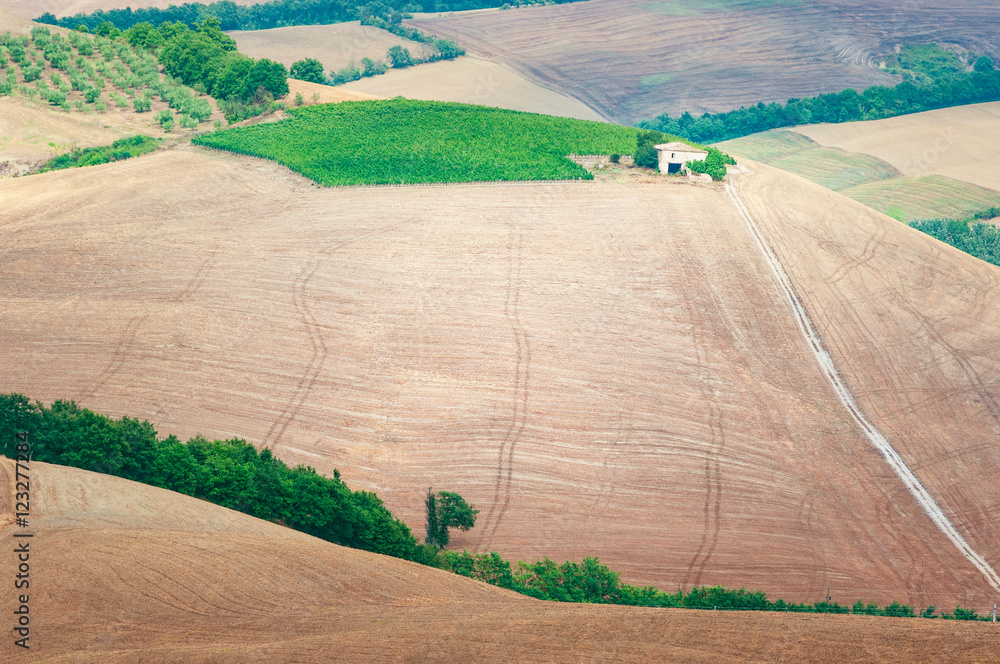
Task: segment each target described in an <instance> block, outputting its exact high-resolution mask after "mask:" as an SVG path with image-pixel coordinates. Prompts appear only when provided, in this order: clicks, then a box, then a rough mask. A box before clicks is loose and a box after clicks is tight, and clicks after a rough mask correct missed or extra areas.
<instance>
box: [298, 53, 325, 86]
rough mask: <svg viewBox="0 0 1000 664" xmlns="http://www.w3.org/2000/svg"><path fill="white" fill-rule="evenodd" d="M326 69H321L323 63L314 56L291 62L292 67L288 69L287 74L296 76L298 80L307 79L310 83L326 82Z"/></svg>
mask: <svg viewBox="0 0 1000 664" xmlns="http://www.w3.org/2000/svg"><path fill="white" fill-rule="evenodd" d="M325 71H326V70H325V69H323V63H322V62H320V61H319V60H317V59H316V58H304V59H302V60H298V61H296V62H293V63H292V68H291V69H290V70H289V75H290V76H291V77H292V78H297V79H299V80H300V81H309V82H310V83H326V74H325V73H324V72H325Z"/></svg>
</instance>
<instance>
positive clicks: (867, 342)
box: [736, 165, 1000, 566]
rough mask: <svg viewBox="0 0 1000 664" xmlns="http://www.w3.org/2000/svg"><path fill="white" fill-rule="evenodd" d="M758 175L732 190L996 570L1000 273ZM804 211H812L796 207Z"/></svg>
mask: <svg viewBox="0 0 1000 664" xmlns="http://www.w3.org/2000/svg"><path fill="white" fill-rule="evenodd" d="M755 169H756V174H755V175H754V176H753V177H746V178H740V179H737V180H736V187H737V189H738V190H739V191H740V192H741V194H742V196H743V198H744V199H745V200H748V201H749V203H748V207H749V208H750V211H751V214H753V215H754V217H755V218H756V219H757V220H758V223H760V224H761V225H762V226H763V227H764V228H765V229H766V232H767V235H768V238H769V241H770V243H771V244H772V246H773V247H774V249H775V250H776V252H777V254H778V256H779V258H780V260H781V262H782V264H783V265H784V267H785V269H786V270H787V271H788V272H789V274H790V276H791V277H792V278H793V280H794V283H795V288H796V291H797V292H798V294H799V297H800V298H801V299H802V300H803V301H804V303H805V304H806V306H807V308H808V310H809V314H810V317H811V319H812V321H813V324H814V325H815V326H816V328H817V330H818V332H819V333H820V335H821V336H822V338H823V341H824V343H825V345H826V347H827V349H828V350H829V352H830V354H831V355H832V356H833V359H834V360H835V362H836V364H837V366H838V369H839V371H840V373H841V374H842V376H843V377H844V378H845V379H846V381H847V382H848V384H849V386H850V387H851V390H852V392H853V394H854V396H855V398H856V399H857V401H858V403H859V404H860V406H861V408H862V410H863V411H864V412H865V413H866V414H867V416H868V417H869V418H870V419H871V420H872V421H873V422H874V423H875V424H876V425H877V426H878V427H879V428H880V429H881V431H882V433H883V434H885V435H886V437H887V438H888V439H889V440H890V441H891V442H892V444H893V445H894V447H895V449H896V450H897V451H898V452H899V453H900V454H901V455H902V457H903V458H904V460H905V461H906V463H907V464H908V465H909V467H910V468H911V469H912V470H913V471H914V472H915V473H916V474H917V475H918V476H919V478H920V481H921V482H922V483H923V485H924V486H925V487H926V488H927V489H928V490H929V491H930V492H931V493H932V494H933V495H934V496H935V498H936V500H937V502H938V504H939V505H941V506H942V507H943V508H944V509H945V510H946V511H947V512H948V513H949V514H950V516H951V519H952V521H953V522H955V523H956V525H957V526H958V528H959V530H960V531H961V532H962V533H963V535H964V536H965V537H966V538H967V539H968V540H969V541H970V542H971V543H972V544H973V546H974V547H975V548H977V550H978V551H979V553H980V554H981V555H983V556H985V557H986V558H987V559H989V560H990V561H991V562H992V564H993V565H994V566H995V565H996V564H997V561H998V560H1000V524H998V522H997V520H996V519H995V518H994V517H993V516H991V513H992V507H990V506H991V505H995V504H996V503H997V501H998V500H1000V488H998V487H1000V484H998V483H997V480H996V477H997V475H998V473H1000V463H998V460H997V457H996V448H995V446H994V445H993V444H992V443H991V442H988V441H991V440H992V439H993V438H994V437H995V436H996V434H997V433H998V432H1000V405H998V399H1000V364H998V357H1000V356H998V350H997V349H998V348H1000V287H998V286H1000V269H998V268H997V267H995V266H993V265H990V264H988V263H985V262H983V261H978V260H975V259H970V257H969V256H968V255H966V254H964V253H962V252H960V251H958V250H956V249H954V248H952V247H949V246H946V245H944V244H942V243H940V242H937V241H936V240H934V239H932V238H929V237H927V236H925V235H923V234H922V233H919V232H918V231H915V230H913V229H911V228H909V227H907V226H905V225H903V224H900V223H898V222H896V221H894V220H892V219H890V218H888V217H886V216H884V215H880V214H878V213H875V212H873V211H871V210H869V209H867V208H865V207H863V206H861V205H860V204H852V203H846V202H844V200H843V199H842V198H840V197H839V196H838V195H837V194H834V193H833V192H830V191H828V190H824V189H822V188H821V187H819V186H817V185H813V184H807V183H806V182H805V181H804V180H799V179H798V178H794V177H786V176H781V175H780V171H776V170H775V169H772V168H770V167H766V166H763V165H757V166H755ZM810 190H811V192H810ZM808 198H812V201H813V205H812V206H811V207H810V208H809V209H808V210H806V209H802V208H796V207H795V205H796V203H797V202H800V201H803V200H806V199H808ZM851 207H853V208H854V209H853V211H850V208H851ZM849 211H850V212H849ZM848 219H850V222H849V223H848ZM917 420H919V421H920V422H921V423H922V424H917Z"/></svg>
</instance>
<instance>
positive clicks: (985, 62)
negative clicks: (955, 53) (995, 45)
mask: <svg viewBox="0 0 1000 664" xmlns="http://www.w3.org/2000/svg"><path fill="white" fill-rule="evenodd" d="M972 69H973V71H977V72H979V73H981V74H986V73H988V72H991V71H993V60H992V59H991V58H990V57H988V56H985V55H983V56H980V57H979V59H978V60H976V64H974V65H973V66H972Z"/></svg>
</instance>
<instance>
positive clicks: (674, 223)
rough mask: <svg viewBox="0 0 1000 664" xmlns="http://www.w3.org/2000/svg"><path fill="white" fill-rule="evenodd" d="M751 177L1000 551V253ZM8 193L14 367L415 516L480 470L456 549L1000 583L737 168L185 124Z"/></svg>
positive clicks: (666, 570) (866, 583)
mask: <svg viewBox="0 0 1000 664" xmlns="http://www.w3.org/2000/svg"><path fill="white" fill-rule="evenodd" d="M737 191H738V192H739V193H738V195H739V196H740V197H741V198H742V199H743V200H745V201H746V205H747V207H750V208H751V209H752V210H754V211H755V212H754V214H755V215H757V216H759V217H761V219H762V222H761V223H762V224H763V226H764V228H765V229H766V234H767V238H768V240H769V241H770V242H772V243H774V244H775V245H776V247H777V248H778V249H779V251H780V252H782V256H783V259H785V260H788V261H789V266H790V267H789V271H790V273H791V276H792V278H793V280H794V283H795V287H796V289H800V292H801V293H802V296H803V298H804V299H805V301H806V304H807V305H808V307H809V310H810V312H812V313H813V318H814V321H815V322H816V324H817V327H818V329H819V331H820V333H821V334H822V335H824V338H827V337H829V338H830V340H831V342H830V345H829V348H830V351H831V353H832V354H833V357H834V360H835V361H836V362H837V363H838V365H842V369H843V370H844V372H845V376H846V379H847V381H848V383H849V385H850V387H851V388H852V389H853V390H854V391H855V393H856V394H857V396H858V399H859V401H860V402H861V403H862V406H863V407H864V408H865V409H866V411H868V412H869V415H870V417H872V418H873V419H874V420H875V421H876V424H878V425H879V426H884V427H885V429H886V433H887V434H888V436H889V439H890V442H892V443H893V444H894V445H897V446H898V447H897V449H899V450H900V452H901V453H902V454H903V456H904V458H905V459H906V461H907V463H909V464H910V466H911V467H912V468H913V469H914V470H915V471H916V472H917V473H918V474H919V476H920V477H921V479H922V481H924V482H925V483H926V484H927V486H928V487H929V488H930V490H931V491H932V493H933V494H934V496H935V497H936V499H938V500H939V501H940V502H941V504H942V506H943V507H944V508H945V510H946V511H947V513H948V515H949V516H950V518H951V519H952V520H953V521H954V522H955V523H956V525H957V527H958V528H959V530H960V531H961V532H962V533H963V535H964V536H965V537H966V538H967V539H968V540H969V541H970V543H971V544H972V546H974V547H975V548H976V549H977V550H978V551H979V553H980V554H982V555H983V556H985V557H986V559H987V560H988V561H990V562H991V564H993V565H994V566H997V565H1000V533H998V532H997V524H996V522H995V520H994V519H992V518H991V516H990V507H989V506H990V505H992V504H995V502H996V501H997V500H998V499H1000V496H997V495H996V494H997V491H998V489H996V488H995V487H998V486H1000V482H997V476H996V475H997V472H998V468H1000V463H998V458H997V455H998V452H997V450H996V448H995V446H991V445H988V444H985V441H987V440H989V437H990V436H991V435H993V433H992V432H994V431H995V427H996V420H995V419H993V418H994V417H995V414H994V413H993V402H994V401H995V400H996V399H997V398H998V396H997V380H998V377H997V372H998V369H1000V361H998V360H1000V358H998V357H997V355H996V350H995V349H996V348H997V347H1000V344H998V343H997V339H996V336H997V334H998V333H997V330H998V329H1000V321H997V320H996V315H997V313H996V312H997V311H1000V309H998V307H997V306H996V304H995V302H994V300H995V299H996V297H998V290H997V289H996V288H990V287H989V286H988V285H989V284H991V283H995V281H996V278H997V268H993V267H991V266H987V265H984V264H980V263H979V262H977V261H974V259H971V258H969V257H967V256H964V255H962V254H960V253H959V252H956V251H953V250H951V249H949V248H947V247H944V246H942V245H940V244H938V243H936V242H934V241H932V240H930V239H928V238H926V236H923V235H921V234H919V233H917V232H915V231H912V230H910V229H907V228H905V227H903V226H902V225H899V224H896V223H895V222H891V221H890V220H887V219H886V218H884V217H882V216H881V215H878V214H876V213H874V212H871V211H869V210H867V209H866V208H864V207H862V206H860V205H857V204H854V203H851V202H850V201H847V200H846V199H843V198H842V197H839V196H837V195H836V194H833V193H832V192H829V191H828V190H825V189H822V188H820V187H818V186H815V185H811V184H809V183H807V182H805V181H803V180H800V179H798V178H795V177H793V176H789V175H787V174H784V173H782V172H779V171H774V170H770V169H767V168H764V167H761V168H759V169H758V170H757V172H756V173H753V174H747V175H743V176H740V179H739V180H738V181H737ZM0 196H2V197H3V199H4V201H5V215H4V217H3V220H2V228H0V231H2V232H3V233H4V236H5V237H7V238H9V242H8V243H6V244H5V246H4V247H3V249H2V251H3V254H2V260H0V265H2V266H3V267H2V268H0V269H2V270H3V272H2V278H0V284H3V286H2V288H3V290H2V292H0V298H2V300H3V301H4V303H5V311H7V312H8V314H7V315H8V318H7V319H6V320H7V321H8V322H7V323H5V332H4V335H2V337H0V363H2V365H3V366H4V367H8V368H9V369H8V370H7V371H5V372H4V374H3V375H2V377H0V390H2V391H18V392H23V393H25V394H29V395H31V396H32V397H34V398H39V399H42V400H45V401H49V400H52V399H55V398H74V399H77V400H78V401H79V402H80V403H81V405H84V406H87V407H91V408H94V409H97V410H99V411H102V412H107V413H109V414H114V415H118V414H125V413H128V414H130V415H133V416H138V417H143V418H150V419H151V420H153V421H154V422H155V423H156V424H157V427H158V429H159V430H160V431H161V432H164V433H170V432H174V433H177V434H178V435H180V436H189V435H192V434H194V433H196V432H201V433H203V434H205V435H207V436H210V437H230V436H234V435H239V436H245V437H247V438H248V439H249V440H251V441H252V442H254V443H256V444H258V445H264V446H268V447H272V448H273V449H274V450H275V453H277V454H278V455H279V456H281V457H282V458H284V459H285V460H287V461H288V462H290V463H293V464H294V463H306V464H309V465H311V466H314V467H316V468H317V469H319V470H320V471H321V472H325V473H332V472H333V469H334V468H339V469H340V471H341V472H342V474H343V476H344V478H345V480H346V481H348V482H349V483H350V484H351V486H354V487H357V488H370V489H374V490H377V491H378V493H379V495H380V496H382V497H383V498H384V499H385V500H386V502H387V504H388V506H389V507H390V508H391V509H392V510H393V511H394V512H395V513H396V514H398V515H400V516H401V517H402V518H404V519H405V520H406V521H407V522H408V523H409V525H410V526H411V527H413V528H414V529H417V530H418V532H419V528H420V527H421V525H422V523H423V496H424V494H425V492H426V490H427V487H428V486H433V487H435V488H437V489H445V490H455V491H458V492H460V493H461V494H462V495H464V496H466V497H467V498H468V499H470V500H471V501H472V502H473V503H475V504H476V505H477V506H478V507H479V508H480V510H481V514H480V521H479V525H478V526H477V527H476V528H475V529H474V530H473V531H471V532H469V533H467V534H461V536H457V537H455V538H454V544H455V545H456V546H457V547H469V548H473V549H476V550H487V549H495V550H498V551H500V552H502V553H503V554H505V555H506V556H508V557H512V558H519V557H520V558H526V559H535V558H537V557H540V556H542V555H548V556H550V557H553V558H557V559H565V558H574V559H579V558H582V557H583V556H587V555H596V556H599V557H600V558H601V559H602V560H603V561H604V562H606V563H608V564H610V565H611V566H612V567H613V568H615V569H618V570H620V571H621V572H622V573H623V577H624V579H625V580H626V581H629V582H633V583H652V584H657V585H660V586H662V587H665V588H673V587H675V586H676V585H678V584H681V585H684V586H690V585H692V584H723V585H727V586H736V587H739V586H747V587H750V588H765V589H766V590H767V591H768V592H769V593H770V594H771V595H772V596H776V597H784V598H786V599H789V600H811V601H815V600H817V599H822V598H823V597H824V596H825V594H826V592H827V586H828V584H829V585H830V587H831V593H832V596H833V598H834V599H835V600H836V601H841V602H850V601H854V600H855V599H857V598H858V597H865V598H866V599H870V600H872V601H879V602H881V603H887V602H889V601H892V600H900V601H903V602H906V603H909V604H912V605H915V606H918V607H923V606H926V605H929V604H935V605H937V606H939V607H942V606H946V607H953V606H954V605H955V603H957V602H959V601H960V600H961V598H962V594H963V591H965V590H968V592H969V604H970V606H977V607H979V608H985V607H986V606H988V605H989V603H990V602H992V601H994V598H995V596H996V593H995V592H994V591H992V590H991V589H990V587H989V586H988V584H987V582H986V581H985V579H984V577H983V576H982V575H981V574H980V573H979V572H978V571H977V570H976V569H975V568H974V567H973V566H972V565H971V564H970V563H968V562H967V561H966V560H965V559H964V558H963V557H962V556H961V555H960V554H959V553H958V551H957V550H956V549H955V547H954V546H953V545H952V544H951V543H950V542H949V541H948V539H947V538H946V537H945V536H944V535H943V534H942V532H941V531H940V530H939V529H938V528H937V527H936V526H935V525H934V524H933V523H931V521H930V520H929V519H928V518H927V516H926V515H925V513H924V512H923V511H922V510H921V508H920V507H919V506H918V505H917V504H916V502H915V501H914V500H913V499H912V497H911V496H910V495H909V494H908V493H907V491H906V490H905V488H904V487H903V485H902V484H901V483H900V482H899V480H898V479H897V477H896V476H895V474H894V473H893V472H892V471H891V470H890V469H889V468H888V466H887V465H886V464H885V462H884V461H883V459H882V457H881V456H880V455H879V454H878V453H877V452H876V451H875V450H874V448H873V447H872V446H871V445H870V444H869V443H868V442H867V441H866V440H865V439H864V438H863V437H862V435H861V433H860V430H859V429H858V427H857V425H856V424H855V422H854V420H853V419H852V418H851V416H850V415H849V414H848V413H847V411H845V410H844V408H843V407H842V406H841V404H840V402H839V401H838V400H837V398H836V397H835V396H834V394H833V392H832V391H831V389H830V385H829V384H828V382H827V381H826V379H825V378H824V376H823V374H822V373H821V372H820V370H819V368H818V366H817V364H816V361H815V358H814V356H813V354H812V351H811V350H810V348H809V346H808V345H807V344H806V342H805V341H804V340H803V338H802V336H801V334H800V331H799V327H798V323H797V322H796V320H795V319H794V318H793V317H792V316H791V312H790V310H789V309H788V306H787V304H786V302H785V300H784V296H783V295H782V294H781V292H780V290H779V289H778V287H777V285H776V283H775V282H774V280H773V277H772V276H771V272H770V268H769V267H768V266H767V264H766V263H765V261H764V259H763V257H762V255H761V254H760V251H759V249H758V247H757V246H756V242H755V240H754V239H753V237H752V236H751V235H750V233H749V231H748V228H747V224H746V222H745V220H744V219H743V217H742V216H741V215H740V213H739V211H738V209H737V207H736V206H734V204H733V202H732V200H731V199H730V198H729V196H728V195H727V194H726V193H725V192H724V191H723V190H721V189H719V188H717V187H715V186H712V185H708V186H694V185H688V184H683V183H678V182H671V181H667V182H645V183H643V182H637V183H615V182H612V181H600V180H598V181H594V182H575V183H572V182H571V183H558V184H546V183H541V184H507V185H459V186H451V187H442V186H423V187H417V186H413V187H389V188H377V189H371V188H348V189H320V188H317V187H315V186H313V185H312V184H311V183H309V182H307V181H305V180H303V179H301V178H299V177H298V176H294V175H292V174H290V173H289V172H288V171H285V170H284V169H282V168H281V167H278V166H276V165H273V164H269V163H267V162H263V161H261V160H257V159H249V158H239V157H234V156H227V155H223V154H219V153H212V152H207V151H204V150H201V149H195V148H185V149H176V150H173V151H169V152H163V153H158V154H156V155H152V156H149V157H145V158H143V159H140V160H134V161H133V162H122V163H119V164H109V165H105V166H100V167H94V168H88V169H77V170H75V171H73V172H70V171H63V172H58V173H49V174H45V175H42V176H32V177H29V178H22V179H18V180H8V181H4V182H2V183H0ZM772 205H773V206H774V207H775V210H780V214H777V213H776V212H774V211H773V210H771V207H772ZM767 215H772V216H771V217H768V216H767ZM774 215H777V216H774ZM803 234H806V235H803ZM796 238H801V239H796ZM873 238H874V239H873ZM792 251H794V253H789V252H792ZM886 275H898V276H897V277H893V278H888V279H887V278H886ZM893 279H896V281H894V280H893Z"/></svg>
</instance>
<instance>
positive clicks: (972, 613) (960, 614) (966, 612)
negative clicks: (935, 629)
mask: <svg viewBox="0 0 1000 664" xmlns="http://www.w3.org/2000/svg"><path fill="white" fill-rule="evenodd" d="M941 617H942V618H944V619H945V620H989V617H987V616H982V617H980V616H979V614H977V613H976V610H975V609H963V608H962V607H960V606H956V607H955V611H954V612H953V613H952V614H951V615H949V614H947V613H944V612H943V611H942V612H941Z"/></svg>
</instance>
